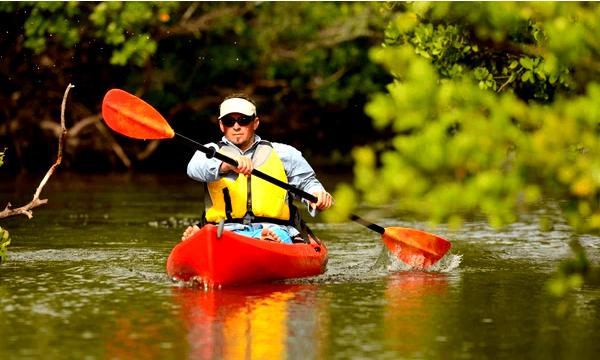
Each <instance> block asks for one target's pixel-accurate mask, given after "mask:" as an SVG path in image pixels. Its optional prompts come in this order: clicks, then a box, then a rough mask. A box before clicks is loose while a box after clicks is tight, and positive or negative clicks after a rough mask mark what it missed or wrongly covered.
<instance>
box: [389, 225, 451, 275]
mask: <svg viewBox="0 0 600 360" xmlns="http://www.w3.org/2000/svg"><path fill="white" fill-rule="evenodd" d="M383 242H384V243H385V245H386V246H387V248H388V249H389V250H390V252H392V254H394V255H396V256H398V257H399V258H400V260H402V261H403V262H404V263H406V264H408V265H410V266H412V267H415V268H423V269H426V268H428V267H429V266H431V265H433V264H435V263H436V262H437V261H438V260H440V259H441V258H442V257H444V255H446V253H447V252H448V250H450V247H451V246H452V244H451V243H450V241H448V240H446V239H444V238H442V237H440V236H437V235H433V234H430V233H427V232H425V231H420V230H415V229H408V228H401V227H389V228H386V229H385V232H384V233H383Z"/></svg>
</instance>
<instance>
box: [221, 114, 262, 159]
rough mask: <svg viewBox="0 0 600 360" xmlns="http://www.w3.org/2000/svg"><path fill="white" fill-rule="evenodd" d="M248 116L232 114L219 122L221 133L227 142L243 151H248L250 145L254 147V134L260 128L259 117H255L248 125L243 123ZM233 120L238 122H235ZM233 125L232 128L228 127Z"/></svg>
mask: <svg viewBox="0 0 600 360" xmlns="http://www.w3.org/2000/svg"><path fill="white" fill-rule="evenodd" d="M245 117H246V115H243V114H239V113H231V114H228V115H225V116H224V117H223V118H222V119H221V120H219V127H220V128H221V131H222V132H223V134H224V135H225V137H226V138H227V140H229V141H231V142H232V143H233V144H235V145H236V146H237V147H238V148H240V149H241V150H247V149H248V148H249V147H250V145H252V141H253V140H254V132H255V131H256V129H257V128H258V124H259V122H260V121H259V120H258V117H254V118H253V120H251V121H250V122H249V123H248V124H246V125H241V124H240V122H241V123H242V124H244V123H245V122H244V121H243V120H244V118H245ZM232 120H236V121H235V122H233V121H232ZM227 125H231V126H227Z"/></svg>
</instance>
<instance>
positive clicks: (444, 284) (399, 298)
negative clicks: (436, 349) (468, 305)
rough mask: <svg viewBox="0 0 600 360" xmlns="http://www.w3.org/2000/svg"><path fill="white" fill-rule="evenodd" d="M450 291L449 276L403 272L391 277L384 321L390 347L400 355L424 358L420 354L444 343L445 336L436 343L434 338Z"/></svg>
mask: <svg viewBox="0 0 600 360" xmlns="http://www.w3.org/2000/svg"><path fill="white" fill-rule="evenodd" d="M447 291H448V278H447V275H446V274H442V273H426V272H399V273H394V274H391V275H390V276H388V278H387V287H386V290H385V299H386V303H387V305H386V308H385V309H384V319H383V323H384V328H385V331H384V334H385V341H386V343H387V346H388V347H389V348H390V349H391V350H393V351H395V352H397V353H398V354H402V355H413V356H414V355H419V356H422V355H423V354H422V353H420V354H417V353H419V352H422V351H423V349H428V348H430V347H431V343H432V342H434V341H443V340H444V339H443V336H442V335H437V336H435V338H434V339H432V334H434V333H435V332H436V331H435V330H434V329H436V328H437V327H438V320H439V316H440V315H441V312H442V311H443V309H441V307H440V306H439V301H440V298H444V297H445V296H446V293H447ZM432 330H433V331H432ZM432 340H433V341H432Z"/></svg>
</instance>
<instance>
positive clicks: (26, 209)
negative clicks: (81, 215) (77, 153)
mask: <svg viewBox="0 0 600 360" xmlns="http://www.w3.org/2000/svg"><path fill="white" fill-rule="evenodd" d="M73 87H75V85H71V84H69V85H68V86H67V88H66V90H65V94H64V96H63V100H62V104H61V107H60V109H61V112H60V126H61V129H62V131H61V134H60V138H59V139H58V154H57V155H56V161H55V162H54V164H53V165H52V166H51V167H50V169H48V172H47V173H46V176H44V178H43V179H42V181H41V182H40V184H39V185H38V187H37V189H36V190H35V193H34V194H33V199H32V200H31V201H30V202H29V204H27V205H24V206H21V207H19V208H16V209H11V204H10V203H8V204H7V205H6V207H5V208H4V210H2V211H1V212H0V219H2V218H6V217H9V216H15V215H25V216H27V217H28V218H29V219H31V218H32V217H33V212H32V211H31V209H33V208H35V207H38V206H40V205H44V204H46V203H47V202H48V199H40V194H41V192H42V189H43V188H44V186H45V185H46V183H47V182H48V179H50V176H52V174H54V171H55V170H56V168H57V167H58V165H60V163H61V162H62V152H63V146H64V143H65V139H66V137H67V128H66V126H65V106H66V102H67V96H68V94H69V91H70V90H71V88H73Z"/></svg>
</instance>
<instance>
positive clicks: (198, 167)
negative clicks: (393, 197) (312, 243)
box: [187, 135, 325, 236]
mask: <svg viewBox="0 0 600 360" xmlns="http://www.w3.org/2000/svg"><path fill="white" fill-rule="evenodd" d="M222 141H223V142H224V143H226V144H228V145H231V146H232V147H233V148H234V149H236V150H237V151H239V155H240V156H248V157H251V156H252V155H253V154H254V151H255V150H256V147H257V145H258V143H259V142H260V141H261V138H260V137H259V136H258V135H254V143H253V144H252V146H250V148H248V150H246V151H242V150H240V149H239V148H238V147H237V146H235V145H234V144H232V143H231V142H230V141H229V140H227V138H226V137H225V136H223V138H222ZM271 145H273V149H274V150H275V152H276V153H277V155H278V156H279V158H281V161H282V163H283V167H284V168H285V173H286V175H287V181H288V184H290V185H292V186H294V187H297V188H299V189H301V190H303V191H306V192H307V193H309V194H313V193H315V192H317V191H325V188H324V187H323V185H322V184H321V182H319V180H318V179H317V177H316V174H315V172H314V170H313V168H312V167H311V166H310V164H309V163H308V161H306V159H305V158H304V157H303V156H302V153H301V152H300V151H298V150H297V149H296V148H294V147H293V146H290V145H286V144H281V143H271ZM206 146H207V147H212V148H215V149H217V150H218V149H219V145H217V144H216V143H209V144H206ZM221 163H222V161H221V160H218V159H216V158H214V157H213V158H210V159H209V158H207V157H206V154H204V153H203V152H201V151H196V152H195V153H194V156H192V159H191V160H190V162H189V163H188V167H187V174H188V176H189V177H191V178H192V179H194V180H197V181H201V182H205V183H208V182H212V181H216V180H218V179H220V178H222V177H223V176H226V175H223V174H221V173H219V169H220V167H221ZM309 212H310V214H311V215H312V216H315V211H314V210H313V211H310V208H309ZM243 226H244V225H242V224H227V228H228V229H240V228H241V227H243ZM259 226H261V225H259ZM285 228H286V230H287V231H288V232H289V233H290V236H295V235H297V234H298V231H297V230H296V229H295V228H294V227H292V226H286V227H285Z"/></svg>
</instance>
